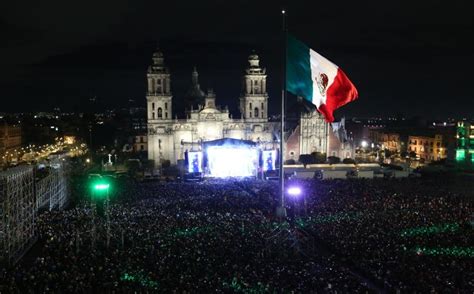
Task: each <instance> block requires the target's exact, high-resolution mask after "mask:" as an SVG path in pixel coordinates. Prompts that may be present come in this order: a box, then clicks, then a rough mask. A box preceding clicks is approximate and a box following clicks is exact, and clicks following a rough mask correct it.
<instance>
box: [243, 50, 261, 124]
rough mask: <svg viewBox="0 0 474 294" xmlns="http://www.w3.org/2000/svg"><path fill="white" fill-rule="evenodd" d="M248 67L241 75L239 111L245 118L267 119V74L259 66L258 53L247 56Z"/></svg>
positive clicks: (254, 119) (253, 119)
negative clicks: (241, 85)
mask: <svg viewBox="0 0 474 294" xmlns="http://www.w3.org/2000/svg"><path fill="white" fill-rule="evenodd" d="M248 61H249V67H247V69H246V70H245V75H244V77H243V87H242V90H243V91H242V94H241V96H240V113H241V114H242V117H243V118H244V119H245V120H252V121H267V120H268V93H267V75H266V70H265V68H261V67H260V65H259V63H260V60H259V58H258V55H256V54H252V55H250V56H249V59H248Z"/></svg>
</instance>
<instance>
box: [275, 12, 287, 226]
mask: <svg viewBox="0 0 474 294" xmlns="http://www.w3.org/2000/svg"><path fill="white" fill-rule="evenodd" d="M281 17H282V32H283V50H284V51H283V65H282V66H283V70H282V90H281V132H280V197H281V198H280V207H278V208H277V216H279V217H282V218H283V217H286V208H285V171H284V167H283V155H284V147H285V146H284V138H285V100H286V39H287V29H286V11H285V10H284V9H283V10H282V11H281Z"/></svg>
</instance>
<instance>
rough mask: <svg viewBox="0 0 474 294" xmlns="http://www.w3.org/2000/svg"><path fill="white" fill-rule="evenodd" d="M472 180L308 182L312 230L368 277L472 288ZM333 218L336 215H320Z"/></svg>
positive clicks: (418, 287)
mask: <svg viewBox="0 0 474 294" xmlns="http://www.w3.org/2000/svg"><path fill="white" fill-rule="evenodd" d="M465 183H467V184H469V185H470V184H472V180H470V179H467V180H466V182H463V181H457V182H453V183H449V180H447V179H443V178H433V179H429V178H428V179H400V180H395V181H390V182H387V181H386V180H365V181H364V180H358V181H343V182H337V181H332V182H320V183H317V184H315V183H309V182H308V183H306V185H307V189H308V190H309V191H311V193H312V194H313V196H315V195H319V196H317V197H309V199H308V202H309V203H308V204H307V206H308V207H310V210H311V212H310V213H309V217H306V218H303V219H302V220H303V221H302V222H301V225H302V226H308V227H311V228H312V229H313V230H314V231H315V232H317V234H318V235H319V236H321V238H323V239H324V240H325V242H328V243H329V245H330V246H332V248H335V251H336V252H338V253H339V254H340V255H344V256H345V257H346V258H348V259H350V260H351V261H352V262H353V263H354V264H356V265H357V266H358V267H359V268H360V269H361V270H362V271H363V272H366V273H367V274H368V275H369V276H370V277H372V278H373V279H375V280H378V281H379V282H380V283H383V284H384V286H385V287H388V288H390V289H399V290H401V291H402V292H412V291H417V292H422V293H426V292H430V291H435V292H439V293H473V292H474V272H473V271H472V268H474V230H473V225H474V223H473V221H474V202H473V197H474V195H473V192H474V191H473V190H472V187H471V188H470V187H456V186H455V185H463V184H465ZM324 215H328V216H331V217H322V216H324Z"/></svg>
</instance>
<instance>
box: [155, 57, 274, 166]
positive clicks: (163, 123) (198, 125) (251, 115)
mask: <svg viewBox="0 0 474 294" xmlns="http://www.w3.org/2000/svg"><path fill="white" fill-rule="evenodd" d="M248 61H249V66H248V68H247V69H246V72H245V75H244V77H243V88H242V94H241V96H240V99H239V102H240V110H241V112H242V115H241V118H240V119H234V118H232V116H231V114H230V113H229V110H228V108H227V107H226V108H220V107H218V106H217V104H216V95H215V93H214V92H213V91H212V90H209V91H208V93H207V95H206V96H205V99H204V100H205V101H204V105H199V106H198V107H197V109H193V108H191V109H190V110H188V111H187V112H186V118H185V119H173V118H172V115H173V112H172V103H173V101H172V100H173V98H172V93H171V88H170V82H171V76H170V73H169V70H168V68H167V67H166V66H165V63H164V58H163V54H162V53H161V52H159V51H158V52H155V53H154V54H153V64H152V65H151V66H150V67H149V69H148V73H147V78H148V89H147V96H146V97H147V120H148V158H149V159H151V160H153V161H154V162H155V166H160V165H161V164H163V163H164V162H169V163H170V164H171V165H175V164H177V163H178V161H179V160H183V159H184V156H185V152H186V151H191V150H193V151H197V150H200V148H201V142H203V141H210V140H215V139H222V138H233V139H242V140H252V141H254V142H257V143H258V144H259V145H260V147H261V148H263V149H275V148H277V147H278V141H277V139H278V138H279V137H278V133H279V124H278V123H271V122H269V121H268V94H267V88H266V78H267V76H266V73H265V69H264V68H261V67H260V64H259V57H258V56H257V55H255V54H252V55H250V57H249V60H248ZM194 79H195V80H194ZM193 84H197V85H198V81H197V71H196V70H195V71H194V72H193Z"/></svg>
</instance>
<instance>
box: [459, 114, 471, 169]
mask: <svg viewBox="0 0 474 294" xmlns="http://www.w3.org/2000/svg"><path fill="white" fill-rule="evenodd" d="M455 159H456V162H458V163H465V164H474V124H472V123H468V122H464V121H461V122H458V123H457V128H456V157H455Z"/></svg>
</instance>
